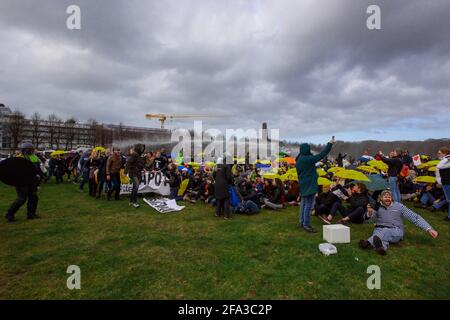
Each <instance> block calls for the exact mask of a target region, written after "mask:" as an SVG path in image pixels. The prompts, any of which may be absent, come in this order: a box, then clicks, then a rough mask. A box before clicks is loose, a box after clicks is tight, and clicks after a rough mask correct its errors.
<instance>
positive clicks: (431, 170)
mask: <svg viewBox="0 0 450 320" xmlns="http://www.w3.org/2000/svg"><path fill="white" fill-rule="evenodd" d="M428 171H430V172H436V167H429V168H428Z"/></svg>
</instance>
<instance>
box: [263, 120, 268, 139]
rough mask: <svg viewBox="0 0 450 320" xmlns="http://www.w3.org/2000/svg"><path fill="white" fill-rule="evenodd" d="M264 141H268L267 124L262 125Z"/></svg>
mask: <svg viewBox="0 0 450 320" xmlns="http://www.w3.org/2000/svg"><path fill="white" fill-rule="evenodd" d="M262 139H263V140H265V141H268V133H267V122H263V124H262Z"/></svg>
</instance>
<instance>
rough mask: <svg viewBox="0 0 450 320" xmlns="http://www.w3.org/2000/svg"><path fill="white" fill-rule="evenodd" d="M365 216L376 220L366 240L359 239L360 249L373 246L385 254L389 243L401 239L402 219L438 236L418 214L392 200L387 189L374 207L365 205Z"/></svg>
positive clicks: (434, 236)
mask: <svg viewBox="0 0 450 320" xmlns="http://www.w3.org/2000/svg"><path fill="white" fill-rule="evenodd" d="M377 207H378V208H377ZM367 217H368V218H369V220H376V225H375V230H374V231H373V234H372V236H371V237H369V238H368V239H367V240H360V241H359V246H360V248H362V249H368V248H374V249H375V251H376V252H377V253H379V254H380V255H386V253H387V249H388V246H389V244H390V243H397V242H399V241H401V240H402V239H403V235H404V225H403V219H407V220H409V221H410V222H412V223H413V224H414V225H416V226H417V227H419V228H420V229H422V230H424V231H426V232H428V234H429V235H430V236H432V237H433V238H436V237H437V236H438V232H437V231H436V230H434V229H433V227H432V226H431V225H430V224H429V223H428V222H427V221H425V219H423V218H422V217H421V216H420V215H418V214H417V213H415V212H413V211H411V210H410V209H408V208H407V207H405V206H404V205H403V204H401V203H399V202H394V201H393V197H392V193H391V191H389V190H384V191H383V192H381V194H380V197H379V203H378V204H377V205H376V206H375V208H372V207H371V206H370V205H368V206H367Z"/></svg>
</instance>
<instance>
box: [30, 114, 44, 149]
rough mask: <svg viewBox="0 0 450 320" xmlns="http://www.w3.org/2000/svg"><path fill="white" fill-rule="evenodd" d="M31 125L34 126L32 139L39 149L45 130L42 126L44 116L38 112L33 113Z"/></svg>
mask: <svg viewBox="0 0 450 320" xmlns="http://www.w3.org/2000/svg"><path fill="white" fill-rule="evenodd" d="M31 127H32V141H33V144H34V147H35V148H36V149H39V145H40V144H41V143H42V140H43V136H44V131H43V128H42V118H41V115H40V114H39V113H38V112H35V113H33V115H32V116H31Z"/></svg>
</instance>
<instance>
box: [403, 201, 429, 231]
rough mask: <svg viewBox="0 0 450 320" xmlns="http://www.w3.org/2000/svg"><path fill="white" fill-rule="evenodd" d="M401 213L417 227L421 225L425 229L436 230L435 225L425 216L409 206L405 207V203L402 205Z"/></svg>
mask: <svg viewBox="0 0 450 320" xmlns="http://www.w3.org/2000/svg"><path fill="white" fill-rule="evenodd" d="M401 213H402V215H403V217H404V218H406V219H407V220H409V221H410V222H412V223H413V224H414V225H415V226H416V227H419V228H420V229H422V230H423V231H425V232H430V231H431V230H432V231H434V230H433V227H432V226H431V225H430V224H429V223H428V222H427V221H426V220H425V219H424V218H422V217H421V216H420V215H418V214H417V213H415V212H414V211H412V210H410V209H409V208H407V207H405V206H404V205H402V208H401Z"/></svg>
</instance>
